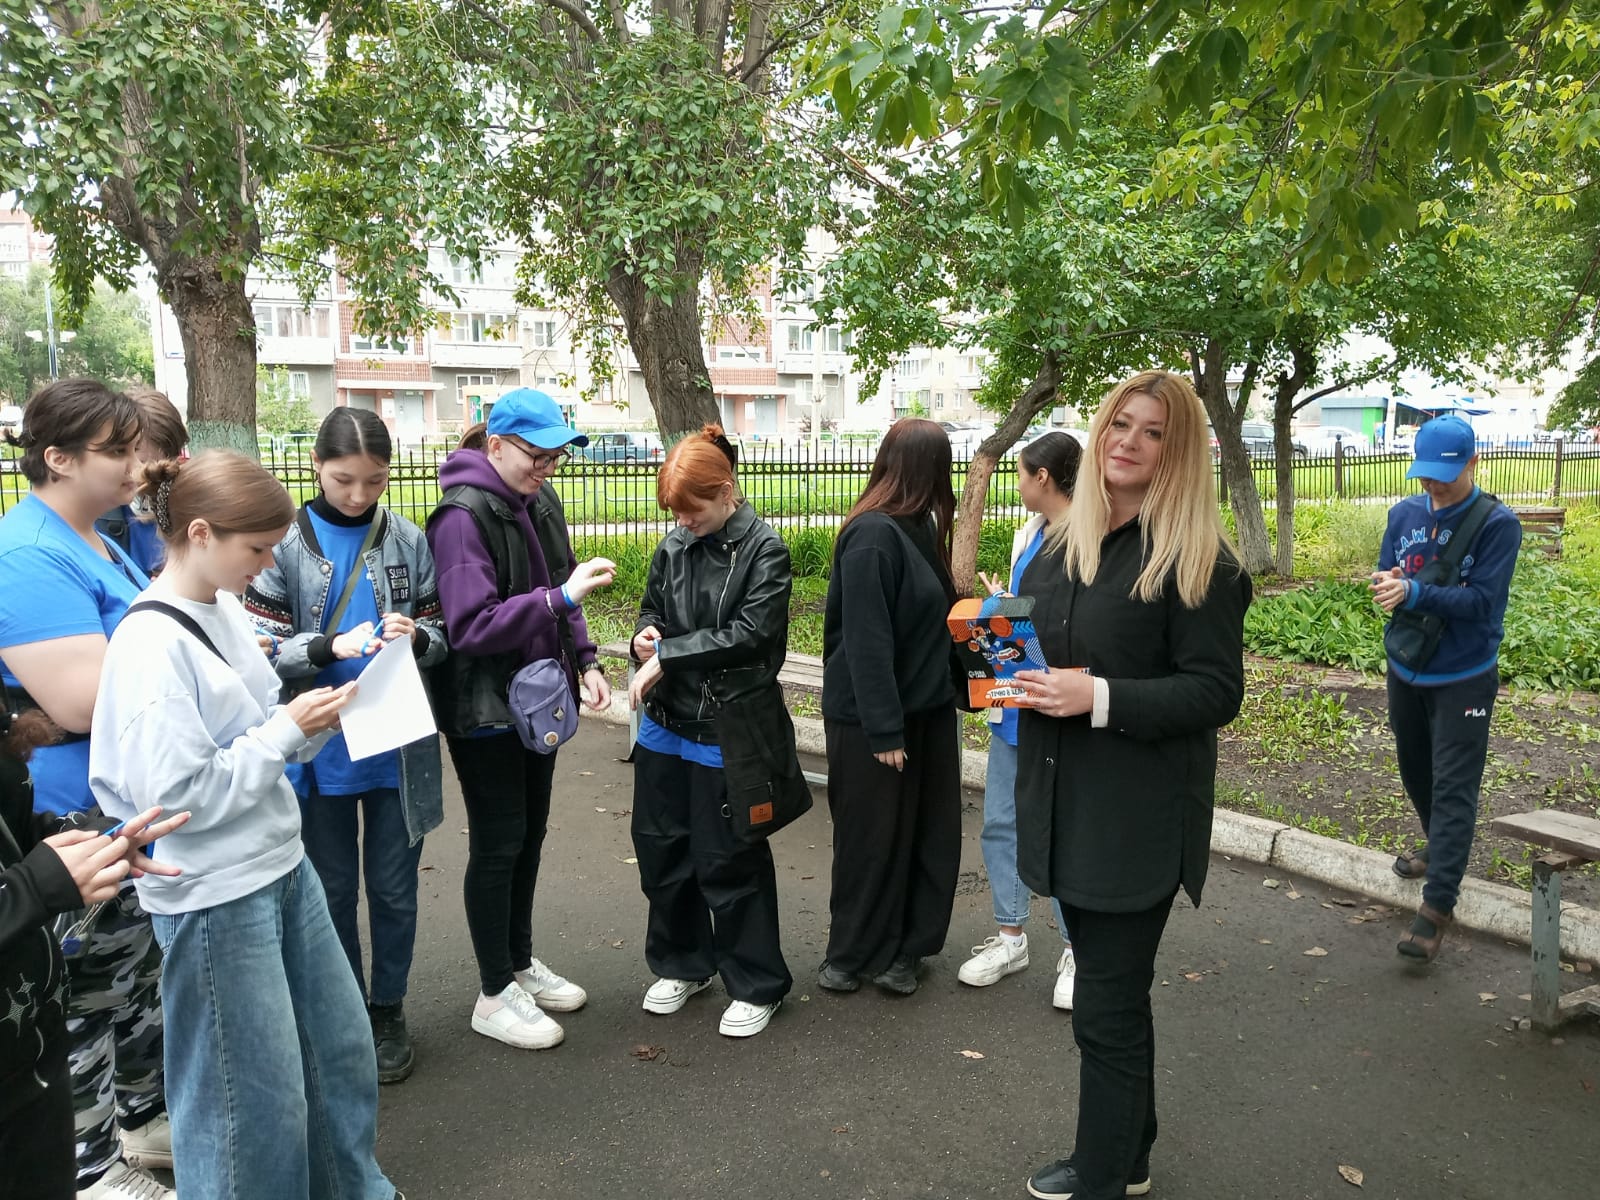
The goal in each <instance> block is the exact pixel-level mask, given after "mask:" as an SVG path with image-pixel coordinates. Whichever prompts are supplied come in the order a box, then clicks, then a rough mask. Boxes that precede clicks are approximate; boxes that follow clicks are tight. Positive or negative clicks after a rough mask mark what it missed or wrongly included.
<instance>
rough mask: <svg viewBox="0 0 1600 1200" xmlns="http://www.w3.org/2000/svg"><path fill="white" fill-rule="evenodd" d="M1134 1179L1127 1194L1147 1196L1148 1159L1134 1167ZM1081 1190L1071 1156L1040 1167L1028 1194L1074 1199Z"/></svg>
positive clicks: (1045, 1198)
mask: <svg viewBox="0 0 1600 1200" xmlns="http://www.w3.org/2000/svg"><path fill="white" fill-rule="evenodd" d="M1133 1174H1134V1179H1133V1180H1131V1181H1129V1183H1128V1186H1127V1187H1126V1188H1125V1189H1123V1195H1125V1196H1146V1195H1149V1193H1150V1167H1149V1164H1148V1160H1146V1159H1140V1160H1139V1162H1138V1163H1137V1164H1135V1166H1134V1169H1133ZM1078 1191H1079V1185H1078V1168H1077V1167H1075V1166H1073V1165H1072V1160H1071V1159H1070V1158H1058V1159H1056V1161H1055V1162H1053V1163H1051V1164H1050V1165H1049V1166H1048V1167H1040V1168H1039V1169H1038V1170H1037V1171H1035V1172H1034V1173H1033V1178H1032V1179H1030V1180H1028V1195H1030V1196H1037V1197H1038V1198H1039V1200H1072V1197H1073V1196H1074V1195H1075V1194H1076V1193H1077V1192H1078Z"/></svg>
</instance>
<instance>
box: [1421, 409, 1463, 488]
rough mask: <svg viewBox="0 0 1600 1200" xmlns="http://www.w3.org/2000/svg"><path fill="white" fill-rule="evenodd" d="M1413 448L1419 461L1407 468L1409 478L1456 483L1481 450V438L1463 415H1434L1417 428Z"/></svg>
mask: <svg viewBox="0 0 1600 1200" xmlns="http://www.w3.org/2000/svg"><path fill="white" fill-rule="evenodd" d="M1413 450H1414V452H1415V454H1416V456H1417V461H1416V462H1414V463H1412V464H1411V469H1410V470H1409V471H1407V472H1406V478H1407V479H1434V480H1437V481H1438V482H1440V483H1454V482H1455V481H1456V476H1458V475H1460V474H1461V470H1462V468H1463V467H1465V466H1466V465H1467V464H1468V463H1469V462H1471V461H1472V459H1473V457H1474V456H1475V455H1476V454H1477V453H1478V439H1477V437H1476V436H1475V435H1474V434H1473V432H1472V426H1471V425H1468V424H1467V423H1466V422H1465V421H1463V420H1462V419H1461V418H1460V417H1435V418H1434V419H1433V420H1431V421H1428V422H1426V423H1425V424H1424V425H1423V426H1422V428H1421V429H1419V430H1417V440H1416V441H1415V442H1414V443H1413Z"/></svg>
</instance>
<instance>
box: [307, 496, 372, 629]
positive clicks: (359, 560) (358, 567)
mask: <svg viewBox="0 0 1600 1200" xmlns="http://www.w3.org/2000/svg"><path fill="white" fill-rule="evenodd" d="M382 518H383V514H382V513H381V512H378V513H374V514H373V516H372V524H370V525H369V526H367V536H366V537H364V538H362V539H361V549H360V550H358V551H356V561H355V565H354V566H352V567H351V568H350V575H349V577H348V578H347V579H346V580H345V581H344V592H343V594H342V595H341V596H340V597H339V603H338V604H337V605H335V606H334V609H333V614H332V615H331V616H330V617H329V618H328V619H327V620H326V621H324V622H323V623H322V632H323V633H326V634H328V635H329V636H332V635H334V634H336V633H338V632H339V618H340V617H342V616H344V610H345V609H347V608H349V607H350V597H352V596H354V595H355V594H356V583H357V582H358V581H359V580H360V579H361V574H362V572H363V571H365V570H366V569H367V552H368V551H369V550H371V549H372V548H373V547H374V546H376V545H377V544H378V528H379V526H380V525H382V524H383V519H382Z"/></svg>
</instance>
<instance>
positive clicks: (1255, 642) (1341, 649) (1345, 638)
mask: <svg viewBox="0 0 1600 1200" xmlns="http://www.w3.org/2000/svg"><path fill="white" fill-rule="evenodd" d="M1244 645H1245V649H1247V650H1249V651H1250V652H1251V653H1253V654H1260V655H1263V656H1265V657H1267V658H1283V659H1289V660H1290V661H1293V662H1312V663H1322V664H1324V665H1326V666H1338V667H1353V668H1355V669H1356V670H1358V671H1376V670H1378V669H1379V668H1380V667H1382V666H1383V662H1384V654H1383V617H1382V614H1381V613H1380V611H1379V609H1378V606H1377V605H1376V604H1374V603H1373V602H1372V594H1371V592H1369V591H1368V590H1367V585H1366V584H1364V583H1353V582H1349V581H1346V580H1341V579H1324V580H1322V581H1321V582H1320V583H1314V584H1312V585H1311V586H1309V587H1303V588H1296V589H1294V590H1293V591H1287V592H1279V593H1277V594H1276V595H1272V596H1263V597H1261V598H1260V599H1258V600H1257V601H1256V602H1255V603H1254V604H1252V605H1251V606H1250V609H1249V611H1248V612H1247V613H1245V618H1244Z"/></svg>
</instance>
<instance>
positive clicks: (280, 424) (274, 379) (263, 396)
mask: <svg viewBox="0 0 1600 1200" xmlns="http://www.w3.org/2000/svg"><path fill="white" fill-rule="evenodd" d="M256 428H257V429H258V430H260V431H261V432H262V433H267V434H272V435H275V436H282V435H283V434H286V433H314V432H316V428H317V414H316V411H315V410H314V409H313V408H312V407H311V401H309V400H307V399H306V398H305V397H304V396H297V395H295V394H294V392H293V391H292V390H291V389H290V387H289V372H288V371H286V370H284V369H283V368H281V367H280V368H278V369H277V370H272V369H269V368H267V367H257V368H256Z"/></svg>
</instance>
